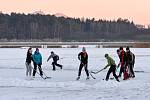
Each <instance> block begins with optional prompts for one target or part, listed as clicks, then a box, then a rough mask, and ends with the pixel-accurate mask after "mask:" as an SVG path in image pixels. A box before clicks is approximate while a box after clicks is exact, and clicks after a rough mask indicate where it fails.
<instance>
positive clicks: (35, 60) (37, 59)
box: [32, 48, 43, 77]
mask: <svg viewBox="0 0 150 100" xmlns="http://www.w3.org/2000/svg"><path fill="white" fill-rule="evenodd" d="M32 58H33V64H34V69H33V77H35V73H36V70H37V66H38V68H39V72H40V75H41V76H43V71H42V68H41V65H42V56H41V54H40V52H39V49H38V48H36V51H35V52H34V54H33V56H32Z"/></svg>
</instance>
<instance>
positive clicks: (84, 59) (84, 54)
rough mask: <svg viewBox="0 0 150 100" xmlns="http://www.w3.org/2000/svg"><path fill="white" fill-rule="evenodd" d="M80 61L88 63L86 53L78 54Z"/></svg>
mask: <svg viewBox="0 0 150 100" xmlns="http://www.w3.org/2000/svg"><path fill="white" fill-rule="evenodd" d="M78 59H79V60H80V61H81V63H83V64H87V63H88V54H87V53H86V52H80V53H79V54H78Z"/></svg>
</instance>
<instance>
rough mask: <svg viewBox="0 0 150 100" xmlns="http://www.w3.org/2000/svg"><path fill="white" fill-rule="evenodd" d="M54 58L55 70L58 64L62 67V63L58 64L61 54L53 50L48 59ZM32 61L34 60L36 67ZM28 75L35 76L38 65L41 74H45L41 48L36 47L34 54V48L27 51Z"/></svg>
mask: <svg viewBox="0 0 150 100" xmlns="http://www.w3.org/2000/svg"><path fill="white" fill-rule="evenodd" d="M51 58H53V62H52V65H53V70H54V71H55V70H56V68H55V66H58V67H60V68H61V69H62V67H63V66H62V65H60V64H58V63H57V61H58V60H59V56H58V55H56V54H55V53H54V52H53V51H52V52H51V55H50V56H49V57H48V59H47V61H49V59H51ZM31 62H33V65H34V68H33V67H32V65H31ZM25 65H26V76H27V77H32V78H34V77H35V74H36V72H37V67H38V69H39V72H40V73H39V75H40V76H43V71H42V67H41V65H42V56H41V53H40V52H39V48H36V50H35V52H34V54H32V48H29V49H28V51H27V56H26V63H25ZM32 70H33V74H32Z"/></svg>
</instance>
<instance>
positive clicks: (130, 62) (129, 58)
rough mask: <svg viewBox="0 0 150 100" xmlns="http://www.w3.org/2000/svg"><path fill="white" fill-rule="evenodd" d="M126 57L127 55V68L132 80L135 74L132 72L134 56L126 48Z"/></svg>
mask: <svg viewBox="0 0 150 100" xmlns="http://www.w3.org/2000/svg"><path fill="white" fill-rule="evenodd" d="M126 55H127V64H126V65H127V66H128V68H129V76H130V77H132V78H134V77H135V74H134V71H133V68H134V63H135V55H134V54H133V53H132V52H131V51H130V48H129V47H127V48H126Z"/></svg>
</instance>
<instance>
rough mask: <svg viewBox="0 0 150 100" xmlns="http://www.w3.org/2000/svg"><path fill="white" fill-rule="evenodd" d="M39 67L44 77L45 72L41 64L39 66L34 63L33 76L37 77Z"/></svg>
mask: <svg viewBox="0 0 150 100" xmlns="http://www.w3.org/2000/svg"><path fill="white" fill-rule="evenodd" d="M37 67H38V69H39V72H40V75H41V76H42V75H43V71H42V68H41V64H38V65H37V64H36V63H34V69H33V76H35V73H36V71H37Z"/></svg>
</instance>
